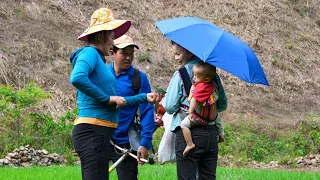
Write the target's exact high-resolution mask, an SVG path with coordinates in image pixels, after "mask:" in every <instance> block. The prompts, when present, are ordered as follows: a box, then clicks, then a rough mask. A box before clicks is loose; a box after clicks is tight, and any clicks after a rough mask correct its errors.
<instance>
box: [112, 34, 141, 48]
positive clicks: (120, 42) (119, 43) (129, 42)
mask: <svg viewBox="0 0 320 180" xmlns="http://www.w3.org/2000/svg"><path fill="white" fill-rule="evenodd" d="M113 43H114V46H116V47H117V48H119V49H123V48H125V47H127V46H133V47H135V48H137V49H139V46H138V45H136V44H135V43H134V41H133V39H132V38H131V37H130V36H127V35H123V36H121V37H119V38H118V39H115V40H114V41H113Z"/></svg>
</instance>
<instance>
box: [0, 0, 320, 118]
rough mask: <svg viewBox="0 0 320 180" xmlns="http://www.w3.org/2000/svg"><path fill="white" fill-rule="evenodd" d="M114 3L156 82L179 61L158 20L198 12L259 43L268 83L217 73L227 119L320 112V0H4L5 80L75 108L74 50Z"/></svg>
mask: <svg viewBox="0 0 320 180" xmlns="http://www.w3.org/2000/svg"><path fill="white" fill-rule="evenodd" d="M99 7H109V8H111V9H112V10H113V11H114V14H115V17H117V18H122V19H130V20H132V21H133V26H132V28H131V29H130V31H129V35H131V36H132V37H134V39H135V40H136V41H137V42H138V44H139V45H140V46H141V51H140V52H138V53H137V56H139V55H140V54H142V53H149V54H150V55H151V57H152V63H147V62H143V63H138V62H135V64H136V66H138V67H139V68H141V69H142V70H143V71H145V72H146V73H147V74H148V75H149V78H150V80H151V82H152V85H153V87H154V88H156V87H159V86H162V87H164V88H165V87H167V85H168V82H169V81H170V77H171V75H172V73H173V72H174V70H175V69H176V66H175V64H174V61H172V51H171V49H170V47H171V46H170V43H169V41H168V40H166V39H165V38H164V37H163V36H162V35H161V33H160V32H159V30H158V29H156V27H155V26H154V25H153V23H154V22H155V21H158V20H163V19H167V18H172V17H179V16H197V17H200V18H203V19H206V20H209V21H211V22H213V23H215V24H216V25H218V26H220V27H222V28H224V29H226V30H228V31H229V32H231V33H233V34H235V35H237V36H239V37H240V38H241V39H242V40H244V41H245V42H247V43H248V44H249V45H250V46H251V47H253V48H254V50H255V52H256V53H257V55H258V57H259V59H260V61H261V64H262V66H263V67H264V69H265V72H266V75H267V77H268V80H269V82H270V84H271V86H270V87H262V86H258V85H249V84H247V83H245V82H242V81H240V80H239V79H237V78H235V77H233V76H232V75H230V74H228V73H225V72H222V71H220V74H221V76H222V79H223V82H224V84H225V89H226V92H227V95H228V98H229V109H228V111H227V112H226V113H224V114H225V116H224V117H225V119H226V120H229V121H231V120H236V119H237V116H238V114H239V113H241V114H243V115H244V116H245V117H253V118H257V119H264V120H267V121H266V122H270V123H279V122H281V123H285V124H295V123H296V122H297V121H298V120H300V119H301V118H305V116H306V115H308V114H309V113H310V112H315V113H318V114H320V108H319V107H320V90H319V88H320V64H319V60H320V1H318V0H280V1H278V0H271V1H270V0H269V1H267V0H242V1H240V0H230V1H228V2H226V1H224V0H215V1H211V0H198V1H192V0H183V1H182V0H161V1H160V0H155V1H152V0H141V1H135V0H127V1H120V0H114V1H109V0H108V1H106V0H104V1H98V0H78V1H73V0H37V1H36V0H34V1H32V0H26V1H9V0H3V1H1V2H0V23H1V24H0V60H1V61H0V68H1V73H0V75H1V76H0V81H1V83H5V84H13V85H15V86H17V87H21V86H23V84H24V83H25V82H27V81H29V80H35V81H36V82H37V83H39V84H41V85H43V86H44V87H45V88H46V89H47V90H48V91H50V92H53V98H52V99H51V100H49V101H48V102H46V104H45V106H46V110H47V111H49V112H50V113H52V114H53V115H61V114H63V113H64V112H65V111H66V110H68V109H71V108H72V107H74V90H73V88H72V87H71V85H70V84H69V72H70V64H69V60H68V57H69V55H70V53H71V52H72V51H73V50H74V49H75V48H77V47H79V46H80V45H81V43H80V42H78V41H77V40H76V37H77V36H78V35H79V34H81V32H82V31H83V30H84V29H85V26H86V25H88V20H89V17H90V15H91V13H92V12H93V11H94V10H95V9H97V8H99Z"/></svg>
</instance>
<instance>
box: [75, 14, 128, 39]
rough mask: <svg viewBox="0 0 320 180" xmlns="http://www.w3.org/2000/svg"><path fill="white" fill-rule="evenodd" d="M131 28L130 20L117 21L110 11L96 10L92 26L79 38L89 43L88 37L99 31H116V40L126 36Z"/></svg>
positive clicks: (91, 22) (92, 17)
mask: <svg viewBox="0 0 320 180" xmlns="http://www.w3.org/2000/svg"><path fill="white" fill-rule="evenodd" d="M130 26H131V21H129V20H117V19H115V18H114V17H113V14H112V12H111V10H110V9H107V8H100V9H98V10H96V11H95V12H94V13H93V14H92V16H91V21H90V26H89V27H88V28H87V29H86V30H85V31H84V32H83V33H82V34H81V35H80V36H79V37H78V40H82V41H87V42H88V35H89V34H93V33H96V32H99V31H103V30H106V31H110V30H113V31H114V38H115V39H116V38H118V37H120V36H122V35H123V34H125V33H126V32H127V31H128V30H129V28H130Z"/></svg>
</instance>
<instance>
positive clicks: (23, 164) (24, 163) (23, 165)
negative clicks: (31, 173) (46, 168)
mask: <svg viewBox="0 0 320 180" xmlns="http://www.w3.org/2000/svg"><path fill="white" fill-rule="evenodd" d="M21 166H22V167H29V166H30V164H29V163H28V162H23V163H21Z"/></svg>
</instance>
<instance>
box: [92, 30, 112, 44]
mask: <svg viewBox="0 0 320 180" xmlns="http://www.w3.org/2000/svg"><path fill="white" fill-rule="evenodd" d="M99 35H101V36H102V39H103V41H102V42H101V41H100V42H99V39H98V36H99ZM110 35H111V31H105V30H103V31H98V32H95V33H92V34H89V35H88V42H89V43H92V44H103V43H105V42H107V40H108V38H109V36H110Z"/></svg>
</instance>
